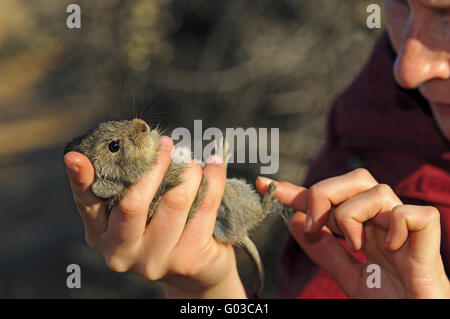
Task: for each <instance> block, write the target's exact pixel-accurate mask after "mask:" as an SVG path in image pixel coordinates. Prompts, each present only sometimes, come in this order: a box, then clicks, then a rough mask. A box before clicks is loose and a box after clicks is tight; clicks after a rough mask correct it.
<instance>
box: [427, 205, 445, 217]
mask: <svg viewBox="0 0 450 319" xmlns="http://www.w3.org/2000/svg"><path fill="white" fill-rule="evenodd" d="M424 211H425V213H426V214H427V216H428V218H430V219H431V220H440V218H441V214H440V213H439V210H438V209H437V208H436V207H433V206H424Z"/></svg>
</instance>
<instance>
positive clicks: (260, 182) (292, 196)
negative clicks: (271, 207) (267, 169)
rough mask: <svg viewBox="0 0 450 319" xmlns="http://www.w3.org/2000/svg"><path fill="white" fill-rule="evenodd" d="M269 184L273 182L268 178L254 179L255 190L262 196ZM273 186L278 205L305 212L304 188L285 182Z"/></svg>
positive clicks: (259, 177) (305, 193)
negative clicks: (275, 187) (275, 188)
mask: <svg viewBox="0 0 450 319" xmlns="http://www.w3.org/2000/svg"><path fill="white" fill-rule="evenodd" d="M271 182H273V180H272V179H270V178H267V177H261V176H258V177H257V178H256V188H257V190H258V191H259V192H260V193H261V194H263V195H264V194H265V193H266V191H267V188H268V187H269V184H270V183H271ZM275 185H276V186H277V190H276V191H275V197H276V198H278V199H279V201H280V203H282V204H283V205H286V206H290V207H292V208H294V209H295V210H298V211H301V212H306V195H307V192H306V190H307V189H306V188H304V187H300V186H297V185H294V184H291V183H287V182H275Z"/></svg>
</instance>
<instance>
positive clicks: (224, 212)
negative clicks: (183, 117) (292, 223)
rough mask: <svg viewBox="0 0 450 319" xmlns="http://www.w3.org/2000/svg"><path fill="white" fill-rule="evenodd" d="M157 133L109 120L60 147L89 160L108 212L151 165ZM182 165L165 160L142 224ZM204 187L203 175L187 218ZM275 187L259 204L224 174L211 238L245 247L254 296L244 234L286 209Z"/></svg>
mask: <svg viewBox="0 0 450 319" xmlns="http://www.w3.org/2000/svg"><path fill="white" fill-rule="evenodd" d="M159 135H160V133H159V132H158V131H157V130H150V128H149V127H148V125H147V124H146V123H145V122H144V121H143V120H140V119H134V120H123V121H109V122H104V123H100V124H99V125H98V126H97V127H96V128H95V129H93V130H91V131H89V132H87V133H86V134H84V135H82V136H80V137H78V138H76V139H74V140H72V141H71V142H69V143H68V144H67V145H66V147H65V149H64V154H65V153H67V152H69V151H77V152H80V153H82V154H84V155H85V156H86V157H88V158H89V160H90V161H91V163H92V165H93V167H94V170H95V177H96V178H95V181H94V183H93V185H92V191H93V193H94V194H96V195H97V196H98V197H100V198H103V199H104V200H105V205H106V211H107V214H109V212H110V211H111V209H112V207H113V206H114V205H115V204H116V203H117V202H118V201H119V200H120V199H121V198H122V197H123V196H124V195H125V193H126V191H127V189H128V188H129V187H130V186H131V185H133V184H134V183H136V182H137V181H138V180H139V178H140V177H141V176H142V174H143V173H144V172H145V171H147V170H148V169H149V168H150V167H151V166H152V165H153V164H154V162H155V160H156V154H157V151H158V149H159ZM112 141H120V142H119V143H120V149H119V150H118V151H116V152H111V150H110V149H109V144H110V143H111V142H112ZM216 151H218V150H217V149H216ZM220 152H221V153H222V154H223V158H224V161H225V163H226V160H227V151H226V144H225V151H223V149H222V150H220ZM185 169H186V164H185V163H176V162H174V161H172V162H171V163H170V165H169V168H168V169H167V171H166V174H165V176H164V179H163V181H162V183H161V184H160V186H159V189H158V190H157V193H156V195H155V197H154V199H153V201H152V203H151V205H150V207H149V213H148V218H147V223H148V222H149V221H150V219H151V217H152V215H153V213H154V211H155V209H156V207H157V205H158V203H159V200H160V199H161V197H162V195H164V193H165V192H166V191H168V190H169V189H170V188H172V187H175V186H177V185H179V184H180V183H181V181H182V180H181V177H182V174H183V172H184V170H185ZM206 189H207V181H206V179H205V178H204V177H203V178H202V181H201V184H200V187H199V190H198V193H197V196H196V198H195V200H194V204H193V205H192V207H191V210H190V212H189V215H188V221H189V220H190V219H191V218H192V217H193V216H194V214H195V212H196V210H197V209H198V206H199V205H200V204H201V202H202V200H203V197H204V194H205V191H206ZM275 190H276V186H275V184H274V183H272V184H270V186H269V189H268V190H267V192H266V194H265V195H264V197H263V200H262V202H261V199H260V195H259V194H258V193H257V192H256V191H255V190H254V189H253V187H252V186H251V185H249V184H247V183H246V181H245V180H243V179H236V178H228V179H227V181H226V185H225V191H224V195H223V198H222V202H221V205H220V207H219V210H218V213H217V220H216V224H215V228H214V237H215V238H216V239H217V240H218V241H220V242H223V243H231V244H233V245H240V246H243V247H245V248H246V250H247V251H248V253H249V255H250V256H251V257H252V259H253V260H254V262H255V264H256V267H257V269H258V274H259V287H258V288H257V292H256V296H259V294H260V293H261V291H262V288H263V284H264V270H263V266H262V263H261V259H260V257H259V253H258V250H257V248H256V246H255V245H254V244H253V242H252V241H251V240H250V238H249V237H248V236H249V233H250V232H251V231H252V230H253V229H254V228H255V227H256V226H257V225H258V224H259V223H260V222H261V221H262V220H263V219H264V218H265V217H266V216H267V215H268V214H269V213H271V212H276V213H278V214H281V215H282V216H287V215H286V214H290V213H291V211H290V210H289V209H287V208H284V206H283V205H281V204H280V203H278V201H277V200H276V199H275V198H274V197H273V195H274V193H275Z"/></svg>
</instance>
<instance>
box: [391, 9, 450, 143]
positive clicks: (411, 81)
mask: <svg viewBox="0 0 450 319" xmlns="http://www.w3.org/2000/svg"><path fill="white" fill-rule="evenodd" d="M384 9H385V15H386V22H387V29H388V32H389V37H390V39H391V42H392V45H393V46H394V49H395V50H396V52H397V53H398V55H397V59H396V61H395V66H394V75H395V79H396V81H397V83H398V84H399V85H401V86H402V87H404V88H408V89H413V88H418V89H419V91H420V93H421V94H422V95H423V96H424V97H425V98H426V99H427V100H428V102H429V104H430V106H431V109H432V112H433V116H434V118H435V120H436V122H437V124H438V126H439V128H440V129H441V131H442V132H443V133H444V135H445V136H446V138H447V139H448V140H450V0H384Z"/></svg>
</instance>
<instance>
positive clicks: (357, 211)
mask: <svg viewBox="0 0 450 319" xmlns="http://www.w3.org/2000/svg"><path fill="white" fill-rule="evenodd" d="M270 182H271V180H269V179H266V178H258V180H257V183H256V185H257V188H258V190H259V191H260V192H261V193H264V192H265V191H266V189H267V187H268V185H269V184H270ZM276 185H277V192H276V194H275V196H276V197H277V198H279V200H280V202H282V203H283V204H285V205H288V206H291V207H293V208H294V209H296V210H298V212H297V213H295V214H294V215H293V217H292V219H291V222H290V224H289V230H290V232H291V234H292V235H293V237H294V238H295V239H296V241H297V242H298V243H299V244H300V245H301V246H302V248H303V249H304V251H305V252H306V253H307V254H308V255H309V257H310V258H311V259H312V260H313V261H314V262H315V263H316V264H318V265H319V266H320V267H322V268H323V269H325V270H326V271H328V272H329V273H330V274H331V275H332V276H333V277H334V279H335V280H336V281H337V283H338V284H339V285H340V287H341V288H342V290H343V291H344V292H345V293H346V294H347V296H349V297H350V298H450V283H449V280H448V278H447V276H446V274H445V270H444V265H443V262H442V257H441V254H440V239H441V237H440V236H441V232H440V231H441V230H440V216H439V211H438V210H437V209H436V208H434V207H430V206H418V205H404V204H403V203H402V202H401V201H400V199H399V198H398V197H397V196H396V195H395V193H394V192H393V190H392V189H391V188H390V187H389V186H387V185H385V184H379V183H378V182H377V181H376V180H375V179H374V178H373V177H372V175H371V174H370V173H369V172H368V171H367V170H365V169H356V170H354V171H352V172H349V173H347V174H344V175H341V176H336V177H332V178H328V179H325V180H323V181H320V182H318V183H316V184H314V185H313V186H312V187H310V188H309V189H306V188H303V187H299V186H295V185H293V184H290V183H286V182H277V183H276ZM305 213H307V214H306V215H305ZM325 225H326V226H325ZM331 230H332V231H333V232H334V233H336V234H340V235H343V236H344V237H345V239H346V240H347V243H348V246H349V247H350V248H351V249H352V250H354V251H359V250H362V251H363V252H364V254H365V255H366V257H367V263H366V264H362V263H361V262H359V261H358V260H356V259H355V258H354V257H353V256H351V254H350V253H349V252H348V251H347V250H346V249H345V248H344V247H343V246H342V245H341V244H340V243H339V242H338V240H337V238H336V237H335V235H334V234H333V233H332V232H331ZM370 264H377V265H379V266H380V270H381V279H380V281H381V287H380V288H377V289H374V288H372V289H371V288H369V287H368V286H367V282H366V281H367V277H368V276H369V275H370V273H368V272H367V271H366V267H367V266H368V265H370Z"/></svg>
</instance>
